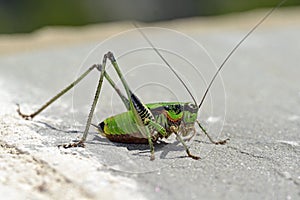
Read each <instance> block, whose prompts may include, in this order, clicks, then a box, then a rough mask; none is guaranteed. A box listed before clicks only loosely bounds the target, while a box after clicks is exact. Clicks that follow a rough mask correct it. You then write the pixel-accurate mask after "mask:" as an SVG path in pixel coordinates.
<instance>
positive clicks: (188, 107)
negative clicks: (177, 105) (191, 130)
mask: <svg viewBox="0 0 300 200" xmlns="http://www.w3.org/2000/svg"><path fill="white" fill-rule="evenodd" d="M198 111H199V107H198V105H197V104H194V103H190V102H189V103H185V104H184V105H183V119H182V121H183V123H184V125H185V126H186V127H187V126H194V124H195V122H196V120H197V116H198Z"/></svg>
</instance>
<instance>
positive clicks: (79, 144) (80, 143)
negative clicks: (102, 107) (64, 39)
mask: <svg viewBox="0 0 300 200" xmlns="http://www.w3.org/2000/svg"><path fill="white" fill-rule="evenodd" d="M107 58H108V53H107V54H105V55H104V57H103V61H102V65H100V66H99V67H98V70H99V71H100V72H101V73H100V78H99V81H98V85H97V89H96V92H95V97H94V100H93V103H92V106H91V109H90V112H89V115H88V119H87V122H86V125H85V130H84V132H83V135H82V137H81V139H80V140H79V141H77V142H71V143H68V144H62V145H59V146H58V147H64V148H71V147H84V142H85V141H86V138H87V135H88V132H89V129H90V126H91V123H92V118H93V114H94V111H95V108H96V105H97V102H98V99H99V96H100V91H101V88H102V83H103V78H104V72H105V67H106V61H107Z"/></svg>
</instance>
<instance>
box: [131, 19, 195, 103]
mask: <svg viewBox="0 0 300 200" xmlns="http://www.w3.org/2000/svg"><path fill="white" fill-rule="evenodd" d="M132 24H133V26H135V28H136V29H137V30H138V31H139V32H140V34H141V35H142V36H143V37H144V39H145V40H146V41H147V42H148V43H149V45H150V46H151V47H152V49H153V50H154V51H155V52H156V53H157V55H158V56H159V57H160V58H161V59H162V60H163V61H164V63H165V64H166V65H167V66H168V67H169V68H170V70H171V71H172V72H173V73H174V74H175V76H176V77H177V78H178V79H179V81H180V82H181V83H182V85H183V86H184V87H185V89H186V90H187V92H188V93H189V94H190V96H191V97H192V99H193V101H194V103H195V105H197V101H196V99H195V97H194V96H193V95H192V93H191V91H190V90H189V88H188V87H187V85H186V84H185V83H184V82H183V80H182V79H181V78H180V76H179V75H178V74H177V73H176V71H175V70H174V69H173V67H171V65H170V64H169V63H168V61H167V60H166V59H165V58H164V57H163V56H162V55H161V53H160V52H159V51H158V49H157V48H156V47H155V46H154V45H153V43H152V42H151V41H150V40H149V38H148V37H147V36H146V34H145V33H144V32H143V31H142V30H141V29H140V27H139V26H138V25H137V24H136V23H135V22H132Z"/></svg>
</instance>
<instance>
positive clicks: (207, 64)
mask: <svg viewBox="0 0 300 200" xmlns="http://www.w3.org/2000/svg"><path fill="white" fill-rule="evenodd" d="M263 13H265V11H263V12H254V13H246V14H243V15H232V16H226V17H220V18H208V19H201V18H200V19H198V18H197V19H189V20H177V21H172V22H168V23H165V24H163V23H161V24H158V25H159V26H161V27H169V28H173V29H175V30H178V31H181V32H183V33H185V34H187V35H188V36H190V37H191V38H193V39H194V40H195V41H197V42H198V43H201V44H202V46H203V47H205V49H206V51H207V52H209V54H210V58H211V59H212V60H213V61H211V59H210V58H209V57H208V56H207V55H205V53H203V52H204V51H203V50H201V48H200V49H199V47H196V46H193V42H189V41H190V40H187V38H186V37H184V36H182V35H180V34H178V33H174V32H172V31H171V32H170V31H168V30H165V29H162V30H158V29H146V30H145V32H146V33H147V35H148V36H149V37H151V40H152V41H153V42H154V44H155V45H156V46H158V48H161V49H163V50H162V52H164V56H165V57H166V59H167V60H168V61H169V62H170V63H171V65H172V66H174V68H175V69H176V70H177V71H178V72H180V75H181V76H182V77H183V79H184V81H186V82H188V86H189V88H191V91H192V93H193V94H194V95H195V97H196V98H197V99H198V101H199V99H201V96H202V94H203V91H204V89H205V81H206V82H208V81H209V79H210V77H211V76H212V74H213V72H214V71H215V68H214V66H213V62H214V63H216V65H217V66H218V65H219V64H220V63H221V62H222V60H223V59H224V57H225V56H226V55H227V54H228V52H229V51H230V50H231V49H232V48H233V46H234V45H235V44H236V43H237V42H238V41H239V40H240V38H241V37H243V36H244V35H245V33H246V32H247V30H249V29H250V28H251V27H252V26H253V25H254V24H255V23H256V21H257V20H258V19H259V18H261V16H262V15H263ZM298 13H299V9H293V10H281V11H277V12H276V13H274V15H272V16H271V17H270V18H269V19H268V21H267V22H266V23H265V24H263V25H262V26H261V27H260V28H259V30H257V31H256V32H255V33H253V35H252V36H251V37H250V38H249V39H248V40H247V41H246V42H245V43H244V44H243V45H242V46H241V47H240V48H239V49H238V51H237V52H236V53H235V54H234V55H233V56H232V57H231V59H230V60H229V62H228V63H227V64H226V66H225V68H224V70H223V71H222V74H221V76H222V79H221V78H218V79H217V81H216V83H215V84H214V86H213V88H212V90H211V93H210V95H209V97H208V98H207V100H206V101H205V103H204V106H203V107H202V108H201V110H200V115H199V119H200V121H201V123H203V125H204V126H205V127H207V129H208V131H209V132H210V133H211V135H212V136H213V137H214V138H226V137H229V138H230V141H229V143H228V144H226V145H224V146H214V145H212V144H210V143H209V142H208V141H207V139H206V138H205V137H204V136H203V135H202V134H201V132H200V130H199V129H197V131H198V133H199V134H197V135H196V137H195V138H194V139H193V140H192V141H191V142H189V143H188V144H189V146H190V150H191V152H192V153H194V154H197V155H200V156H201V157H202V159H201V160H199V161H195V160H192V159H190V158H187V157H185V151H184V149H183V148H182V146H181V145H180V144H179V143H178V142H177V141H176V140H174V138H171V139H169V140H168V141H167V142H168V144H165V143H160V144H158V145H156V153H155V155H156V160H155V161H153V162H151V161H149V150H148V146H147V145H127V144H126V145H125V144H124V145H122V144H114V143H111V142H109V141H108V140H106V139H105V138H102V137H100V136H98V135H97V133H96V131H95V130H94V129H92V128H91V130H90V132H91V134H90V135H89V137H88V142H87V144H86V148H85V149H83V148H77V149H67V150H64V149H58V148H57V147H56V145H58V144H61V143H64V142H69V141H71V140H72V139H76V138H78V137H80V135H81V134H82V131H83V129H84V124H85V121H86V117H87V114H88V111H89V106H90V105H91V100H92V98H93V95H94V90H95V84H96V82H97V77H98V73H92V74H91V75H90V76H89V78H88V79H87V80H85V81H84V82H83V83H82V84H81V85H79V86H78V87H77V88H76V89H75V90H73V91H71V92H70V93H68V94H66V95H65V96H64V97H62V98H61V99H60V100H59V101H58V102H56V103H55V104H53V106H52V107H50V108H48V109H47V110H46V111H45V112H43V113H41V114H40V115H39V116H37V117H36V118H34V120H32V121H26V120H23V119H21V118H20V117H19V116H18V115H17V113H16V112H15V109H16V106H15V103H20V104H21V107H22V110H23V111H24V112H30V111H33V110H35V109H36V108H38V107H39V106H40V105H42V104H43V103H44V102H45V101H46V100H47V99H48V98H50V97H51V96H53V95H54V94H55V93H57V92H58V91H60V90H61V89H62V87H63V86H66V85H67V84H69V83H70V82H71V81H72V80H74V78H75V77H77V76H78V74H79V73H80V72H82V71H84V69H86V68H87V67H88V66H90V65H91V64H93V63H95V62H100V61H101V60H102V56H103V54H104V53H105V52H107V51H108V50H111V51H113V52H114V53H115V55H116V57H117V58H118V60H119V62H120V66H122V71H123V72H124V73H125V74H126V79H127V80H128V82H129V85H130V86H131V87H132V88H133V91H136V92H137V94H138V95H139V96H140V97H141V99H142V100H143V101H144V102H145V103H147V102H157V101H174V100H182V101H187V100H189V101H190V97H189V96H188V94H187V93H186V91H184V89H183V87H182V86H181V85H180V83H179V82H178V80H177V79H176V78H175V77H174V76H173V75H172V74H171V73H170V72H169V71H168V69H167V68H165V67H163V66H162V65H163V64H162V62H161V60H160V59H159V58H158V57H157V55H155V54H154V53H153V51H151V49H149V48H147V47H148V45H147V43H146V42H145V41H144V40H143V39H142V38H141V37H140V36H139V35H138V33H137V32H131V31H129V32H125V33H124V32H123V33H120V32H121V31H124V30H129V29H130V28H131V26H130V25H128V24H127V23H125V24H110V25H101V26H92V27H86V28H82V29H72V30H68V29H66V30H61V29H59V30H56V29H48V30H44V31H39V32H37V33H34V34H33V35H29V36H28V35H25V36H1V37H0V40H1V41H5V42H3V44H5V45H3V46H1V47H0V49H1V56H0V66H1V67H0V86H1V91H0V96H1V99H0V103H1V108H0V111H1V112H0V113H1V116H0V124H1V126H0V135H1V139H0V152H1V154H0V195H1V196H2V197H3V196H5V197H7V199H75V198H76V199H77V198H78V199H79V198H80V199H121V198H122V199H129V198H130V199H157V198H162V199H221V198H222V199H241V198H242V199H298V198H299V196H300V194H299V192H300V186H299V185H300V170H299V169H300V167H299V163H300V147H299V145H300V136H299V128H300V107H299V102H300V88H299V85H300V82H299V80H300V79H299V74H300V69H299V67H298V66H299V61H300V60H299V52H300V40H299V35H300V24H299V19H300V15H299V14H298ZM239 25H241V26H239ZM153 26H156V25H153ZM83 33H86V35H85V34H83ZM117 33H119V35H117V36H114V37H112V38H109V39H108V40H105V41H104V39H105V38H106V37H107V36H109V35H114V34H117ZM63 34H65V35H63ZM76 34H78V35H77V36H78V37H76ZM80 34H81V35H80ZM69 36H70V37H69ZM68 37H69V39H70V40H67V39H66V38H68ZM79 37H80V38H79ZM45 38H47V39H45ZM61 38H65V40H64V39H61ZM97 38H98V39H97ZM76 39H78V40H76ZM56 40H57V41H56ZM47 41H48V42H47ZM49 41H50V42H49ZM54 41H56V42H54ZM58 41H59V42H58ZM76 41H77V42H76ZM10 42H11V43H10ZM101 42H102V43H101ZM1 43H2V42H1ZM99 43H100V44H99ZM9 44H10V45H9ZM18 44H19V46H18ZM26 44H28V46H27V47H28V49H27V48H26ZM70 44H72V45H70ZM97 45H98V46H97ZM14 48H15V51H14ZM139 48H140V49H142V50H139ZM6 49H7V51H6ZM126 52H127V53H126ZM128 52H129V53H128ZM170 52H173V54H171V53H170ZM175 54H177V55H179V56H174V55H175ZM180 56H182V57H180ZM182 58H185V59H187V60H189V61H190V63H192V64H193V65H195V67H196V69H197V70H196V71H195V70H194V69H193V68H191V65H190V64H188V63H187V62H184V61H183V59H182ZM108 70H109V73H111V74H113V73H114V71H113V70H112V68H110V67H108ZM193 70H194V71H193ZM198 72H199V73H198ZM113 78H114V79H115V80H117V77H116V76H115V75H113ZM146 83H147V84H146ZM118 85H119V86H120V87H121V84H120V82H118ZM103 87H104V89H103V91H102V92H101V94H102V96H101V98H100V101H99V106H98V108H97V112H96V115H95V116H94V118H93V122H94V123H99V122H100V121H101V120H103V119H105V118H106V117H108V116H110V115H114V114H117V113H120V112H122V111H124V106H123V105H122V102H121V101H120V100H118V97H117V95H116V94H115V93H114V92H113V91H112V90H111V89H110V87H109V85H108V84H107V83H105V84H104V86H103ZM224 100H226V101H224Z"/></svg>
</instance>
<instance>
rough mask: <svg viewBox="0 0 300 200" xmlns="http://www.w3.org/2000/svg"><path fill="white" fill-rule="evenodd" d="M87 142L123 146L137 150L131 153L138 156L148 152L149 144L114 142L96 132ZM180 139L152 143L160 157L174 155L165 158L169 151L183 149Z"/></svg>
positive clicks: (130, 149) (129, 149)
mask: <svg viewBox="0 0 300 200" xmlns="http://www.w3.org/2000/svg"><path fill="white" fill-rule="evenodd" d="M86 143H88V144H95V145H97V144H99V143H100V144H101V145H108V146H114V147H125V148H126V149H127V150H128V151H138V152H136V153H133V154H132V155H134V156H135V155H138V156H147V155H146V154H148V153H149V145H148V144H126V143H116V142H111V141H110V140H109V139H107V138H105V137H101V136H100V135H98V134H96V133H95V135H94V138H93V139H92V140H90V141H87V142H86ZM179 144H180V141H174V142H170V143H169V142H165V141H163V140H160V141H158V142H156V143H155V144H154V146H155V149H156V151H157V152H161V153H160V156H159V157H160V158H161V159H173V158H174V157H172V158H171V157H170V158H167V155H168V153H169V152H174V151H176V152H180V151H183V150H184V147H182V146H180V145H179ZM184 157H186V156H176V158H184Z"/></svg>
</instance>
